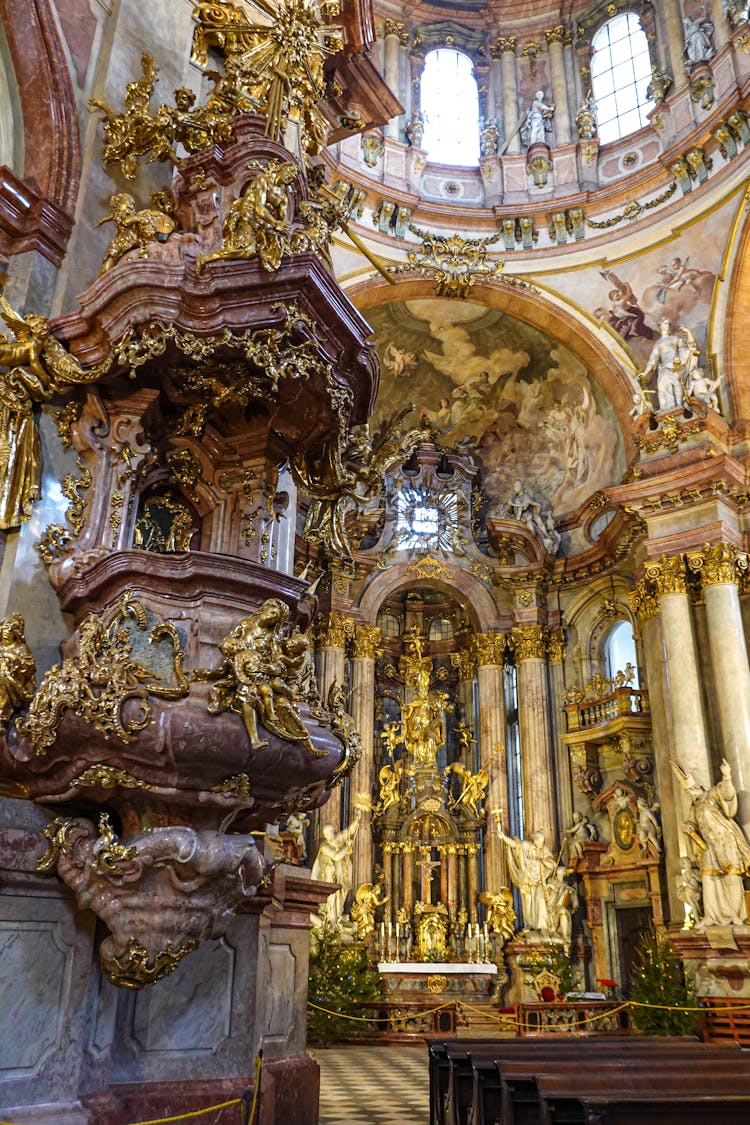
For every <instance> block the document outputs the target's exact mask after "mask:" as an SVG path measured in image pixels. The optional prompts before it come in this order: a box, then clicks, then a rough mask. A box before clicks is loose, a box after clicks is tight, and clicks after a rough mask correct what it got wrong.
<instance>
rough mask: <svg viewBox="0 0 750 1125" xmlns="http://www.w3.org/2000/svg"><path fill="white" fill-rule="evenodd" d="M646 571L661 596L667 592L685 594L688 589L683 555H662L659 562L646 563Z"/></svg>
mask: <svg viewBox="0 0 750 1125" xmlns="http://www.w3.org/2000/svg"><path fill="white" fill-rule="evenodd" d="M644 571H645V575H646V579H647V581H648V582H650V583H652V584H653V586H654V588H655V592H656V594H657V596H658V597H660V598H661V597H663V596H664V595H665V594H684V593H685V592H686V590H687V579H686V576H685V563H684V561H683V558H682V555H672V556H671V557H670V556H669V555H662V556H661V558H660V559H659V561H658V562H651V563H646V566H645V567H644Z"/></svg>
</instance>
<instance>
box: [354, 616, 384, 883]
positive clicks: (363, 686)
mask: <svg viewBox="0 0 750 1125" xmlns="http://www.w3.org/2000/svg"><path fill="white" fill-rule="evenodd" d="M381 639H382V635H381V632H380V630H379V629H378V628H377V626H375V625H357V626H356V628H355V630H354V655H353V657H352V693H351V706H350V712H351V716H352V718H353V719H354V722H355V724H356V727H357V730H358V731H359V735H360V738H361V740H362V757H361V758H360V759H359V761H358V762H357V764H356V765H355V767H354V769H353V770H352V775H351V782H350V787H349V791H350V793H351V804H352V807H353V806H354V804H357V805H358V806H359V807H362V821H361V823H360V826H359V832H358V833H357V835H356V837H355V839H354V851H353V853H352V865H353V882H352V886H353V887H354V888H355V889H356V888H357V887H359V886H360V885H361V884H362V883H369V882H371V880H372V860H373V857H372V827H371V815H372V814H371V812H370V811H369V808H365V807H364V806H365V804H367V805H368V806H369V804H370V801H371V797H372V786H373V773H374V767H375V762H374V746H373V735H374V717H375V656H376V654H377V652H378V646H379V644H380V641H381Z"/></svg>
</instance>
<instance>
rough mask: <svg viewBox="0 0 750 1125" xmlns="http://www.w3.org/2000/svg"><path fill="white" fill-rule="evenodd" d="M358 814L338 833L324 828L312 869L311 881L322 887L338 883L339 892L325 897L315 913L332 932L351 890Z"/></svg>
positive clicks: (338, 921) (339, 919)
mask: <svg viewBox="0 0 750 1125" xmlns="http://www.w3.org/2000/svg"><path fill="white" fill-rule="evenodd" d="M361 815H362V814H361V812H360V811H359V810H357V815H356V816H355V818H354V820H353V821H352V822H351V824H349V825H348V826H347V827H346V828H342V829H341V831H340V832H336V831H335V829H334V828H333V825H331V824H326V826H325V828H324V829H323V840H322V842H321V844H320V847H319V848H318V854H317V855H316V856H315V862H314V863H313V865H312V873H311V874H312V878H313V879H319V880H320V881H321V882H323V883H340V884H341V886H340V888H339V890H337V891H334V892H333V893H332V894H330V895H329V896H328V898H327V899H326V901H325V902H324V903H323V904H322V905H321V907H320V908H319V910H318V915H319V917H320V918H322V920H323V922H324V923H325V924H326V925H327V926H329V927H331V928H332V929H335V928H338V927H340V925H341V919H342V918H343V916H344V903H345V902H346V896H347V895H348V894H349V891H350V890H351V889H352V849H353V848H354V837H355V836H356V835H357V831H358V829H359V822H360V817H361Z"/></svg>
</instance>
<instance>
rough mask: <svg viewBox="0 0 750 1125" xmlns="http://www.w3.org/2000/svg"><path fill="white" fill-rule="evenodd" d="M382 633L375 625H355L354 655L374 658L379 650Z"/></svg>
mask: <svg viewBox="0 0 750 1125" xmlns="http://www.w3.org/2000/svg"><path fill="white" fill-rule="evenodd" d="M382 643H383V634H382V633H381V632H380V629H378V627H377V625H356V626H355V627H354V656H355V657H356V656H360V657H366V658H367V659H368V660H374V659H375V657H376V656H377V655H378V653H379V652H380V651H381V646H382Z"/></svg>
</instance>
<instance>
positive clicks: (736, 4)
mask: <svg viewBox="0 0 750 1125" xmlns="http://www.w3.org/2000/svg"><path fill="white" fill-rule="evenodd" d="M721 10H722V12H723V13H724V19H725V20H726V21H727V23H728V24H729V26H730V27H732V28H734V27H738V26H739V24H741V23H744V22H745V21H746V20H748V19H750V3H748V2H747V0H721Z"/></svg>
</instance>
